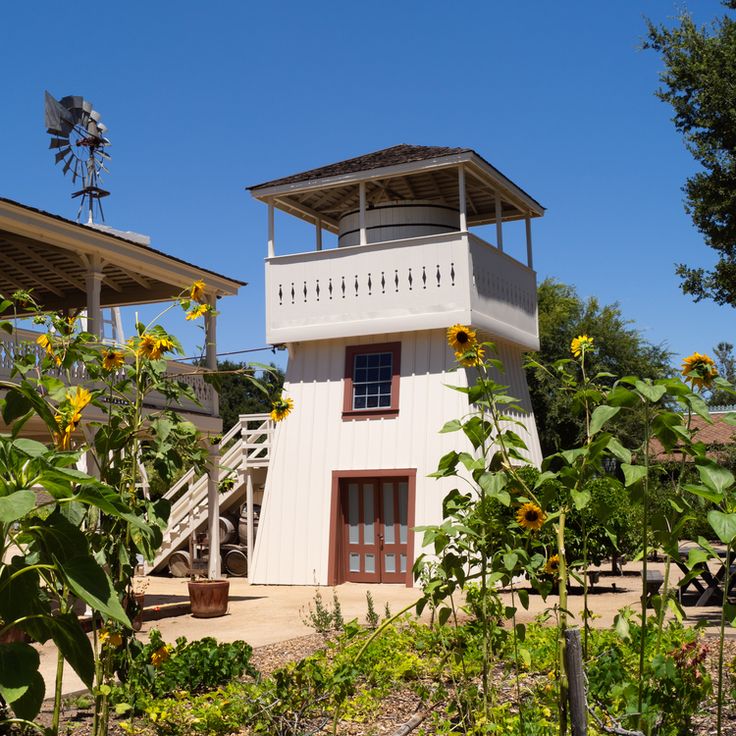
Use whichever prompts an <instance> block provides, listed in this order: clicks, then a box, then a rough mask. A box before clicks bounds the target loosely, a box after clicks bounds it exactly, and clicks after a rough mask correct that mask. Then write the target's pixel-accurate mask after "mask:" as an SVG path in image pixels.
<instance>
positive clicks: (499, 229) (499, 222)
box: [496, 192, 503, 251]
mask: <svg viewBox="0 0 736 736" xmlns="http://www.w3.org/2000/svg"><path fill="white" fill-rule="evenodd" d="M496 245H497V246H498V249H499V250H501V251H502V250H503V210H502V208H501V196H500V195H499V193H498V192H496Z"/></svg>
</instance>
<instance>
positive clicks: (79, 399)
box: [66, 386, 92, 414]
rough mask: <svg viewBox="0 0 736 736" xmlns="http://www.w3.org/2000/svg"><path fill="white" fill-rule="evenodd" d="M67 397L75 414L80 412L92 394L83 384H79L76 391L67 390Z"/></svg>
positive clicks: (90, 399)
mask: <svg viewBox="0 0 736 736" xmlns="http://www.w3.org/2000/svg"><path fill="white" fill-rule="evenodd" d="M66 399H67V401H68V402H69V405H70V407H71V409H72V411H73V413H74V414H79V413H80V412H81V411H82V409H84V407H85V406H87V404H89V402H90V401H92V394H91V393H90V392H89V391H87V389H86V388H83V387H82V386H77V387H76V390H75V391H67V392H66Z"/></svg>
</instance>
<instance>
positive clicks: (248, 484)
mask: <svg viewBox="0 0 736 736" xmlns="http://www.w3.org/2000/svg"><path fill="white" fill-rule="evenodd" d="M245 507H246V524H247V527H246V535H245V536H246V546H247V547H248V550H247V551H248V579H249V580H250V576H251V565H252V563H253V471H252V470H250V468H248V470H246V471H245Z"/></svg>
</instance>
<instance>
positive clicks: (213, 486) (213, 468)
mask: <svg viewBox="0 0 736 736" xmlns="http://www.w3.org/2000/svg"><path fill="white" fill-rule="evenodd" d="M208 300H209V303H210V305H211V306H212V308H213V309H214V308H215V307H216V305H217V299H216V298H215V296H214V295H209V296H208ZM204 335H205V358H206V362H207V369H208V370H210V371H216V370H217V317H216V316H215V314H214V313H211V312H208V313H207V314H206V315H205V320H204ZM218 398H219V397H218V396H217V392H216V391H215V390H214V389H213V396H212V414H213V415H214V416H218V415H219V413H220V410H219V401H218ZM219 485H220V452H219V447H218V446H217V445H214V444H212V443H210V444H209V446H208V448H207V538H208V539H209V560H208V563H207V577H209V578H210V580H217V579H218V578H220V576H221V570H220V499H219V496H220V490H219Z"/></svg>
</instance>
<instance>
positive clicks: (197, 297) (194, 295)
mask: <svg viewBox="0 0 736 736" xmlns="http://www.w3.org/2000/svg"><path fill="white" fill-rule="evenodd" d="M189 298H190V299H191V300H192V301H194V302H200V303H201V302H203V301H204V299H205V296H204V281H202V280H201V279H199V280H198V281H195V282H194V283H193V284H192V285H191V286H190V287H189Z"/></svg>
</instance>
